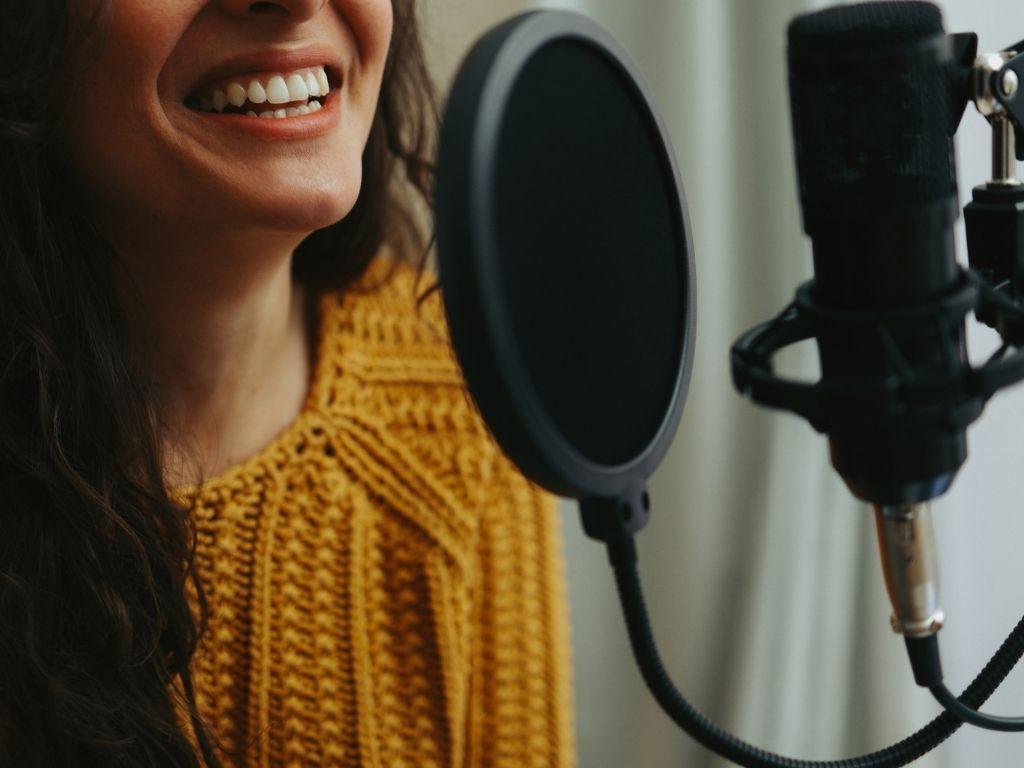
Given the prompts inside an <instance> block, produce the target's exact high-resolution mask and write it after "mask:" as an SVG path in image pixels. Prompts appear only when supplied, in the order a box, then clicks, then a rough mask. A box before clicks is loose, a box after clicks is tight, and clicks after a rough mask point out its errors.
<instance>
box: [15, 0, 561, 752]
mask: <svg viewBox="0 0 1024 768" xmlns="http://www.w3.org/2000/svg"><path fill="white" fill-rule="evenodd" d="M431 104H432V101H431V99H430V97H429V87H428V81H427V77H426V73H425V69H424V65H423V54H422V50H421V47H420V42H419V39H418V33H417V29H416V22H415V16H414V13H413V7H412V0H394V1H393V2H392V3H389V2H388V0H269V1H266V2H249V1H248V0H176V2H173V3H171V2H152V0H105V1H103V0H63V1H62V0H9V1H6V2H3V3H0V259H2V262H0V275H2V280H0V446H2V448H0V511H2V515H0V577H2V578H0V663H2V665H3V671H2V677H0V756H2V759H0V764H2V765H5V766H6V765H17V766H133V767H137V766H200V765H206V766H211V767H212V766H356V765H359V766H389V767H392V766H402V765H405V766H414V765H415V766H441V765H446V766H448V765H451V766H476V765H481V766H482V765H487V766H525V765H531V766H555V765H558V766H561V765H567V764H570V763H571V762H572V760H573V745H572V729H571V715H570V709H571V707H570V696H569V671H568V670H569V665H568V657H567V645H568V643H567V632H566V605H565V599H564V591H563V583H562V563H561V560H560V553H559V540H558V532H557V521H556V519H555V515H554V499H553V497H551V496H549V495H548V494H546V493H544V492H543V491H541V490H540V489H539V488H537V487H535V486H533V485H532V484H530V483H528V482H527V481H526V480H525V479H524V478H523V477H522V476H521V475H520V474H519V473H518V472H517V471H516V470H515V468H514V467H513V466H512V465H511V464H510V463H509V462H508V461H507V460H506V459H505V458H504V456H503V455H502V454H501V451H500V450H499V449H498V447H497V446H496V444H495V443H494V442H493V441H492V440H491V438H490V437H489V435H488V432H487V429H486V427H485V426H484V424H483V422H482V421H481V420H480V419H479V417H478V414H477V412H476V410H475V409H474V407H473V405H472V403H471V401H470V400H469V398H468V395H467V393H466V389H465V386H464V382H463V381H462V379H461V377H460V376H459V371H458V366H457V365H456V363H455V360H454V358H453V357H452V354H451V350H450V346H449V344H448V337H447V332H446V328H445V325H444V315H443V308H442V306H441V304H440V301H441V297H440V294H439V293H438V292H436V291H433V290H427V291H426V292H425V293H423V294H422V295H419V296H417V295H416V289H417V287H418V285H419V280H420V277H421V273H422V271H423V267H424V264H423V261H422V255H421V254H422V253H423V248H422V247H420V246H419V245H418V244H417V241H416V239H415V237H413V235H414V233H415V232H416V228H415V226H414V225H415V222H416V221H417V218H416V215H415V213H416V211H417V207H416V201H415V200H414V199H413V198H412V196H410V194H409V193H410V190H416V191H418V192H419V193H420V194H421V195H422V199H423V200H426V201H428V202H429V193H428V190H429V181H430V179H429V165H428V164H427V162H426V160H425V153H426V151H427V147H428V140H429V135H430V133H429V128H430V127H431V125H430V122H431V120H432V119H433V110H432V108H431ZM416 261H419V266H418V268H413V267H412V266H409V265H408V264H407V263H406V262H416ZM435 287H436V286H435Z"/></svg>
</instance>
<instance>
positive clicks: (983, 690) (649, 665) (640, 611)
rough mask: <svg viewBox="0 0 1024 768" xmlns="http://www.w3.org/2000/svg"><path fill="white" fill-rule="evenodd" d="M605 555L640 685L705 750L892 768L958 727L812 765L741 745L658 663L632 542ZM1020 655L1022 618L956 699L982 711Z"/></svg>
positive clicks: (795, 765) (768, 761) (827, 766)
mask: <svg viewBox="0 0 1024 768" xmlns="http://www.w3.org/2000/svg"><path fill="white" fill-rule="evenodd" d="M608 556H609V559H610V560H611V563H612V567H613V568H614V571H615V583H616V586H617V588H618V592H619V600H620V602H621V604H622V611H623V614H624V615H625V618H626V628H627V630H628V632H629V641H630V645H631V646H632V648H633V655H634V656H635V658H636V661H637V665H638V666H639V667H640V672H641V674H642V675H643V678H644V681H645V682H646V683H647V687H648V688H649V689H650V691H651V693H652V694H654V698H655V699H656V700H657V701H658V703H659V704H660V705H661V708H662V709H663V710H664V711H665V712H666V713H667V714H668V716H669V717H671V718H672V720H673V721H675V722H676V723H677V724H678V725H679V726H680V727H681V728H682V729H683V730H684V731H686V732H687V733H689V734H690V735H691V736H692V737H693V738H695V739H696V740H697V741H699V742H700V743H701V744H703V745H704V746H705V747H707V748H708V749H710V750H712V751H713V752H716V753H718V754H719V755H722V756H723V757H726V758H728V759H729V760H732V761H733V762H735V763H737V764H738V765H742V766H746V768H896V767H897V766H902V765H906V764H907V763H909V762H911V761H913V760H916V759H917V758H919V757H920V756H921V755H923V754H925V753H926V752H929V751H930V750H932V749H934V748H935V747H937V746H938V745H939V744H941V743H942V742H943V741H945V740H946V738H948V737H949V735H950V734H952V733H953V732H954V731H956V730H957V728H959V727H960V726H961V725H962V724H963V722H962V721H961V720H960V719H958V718H957V717H956V716H954V715H952V714H950V713H949V712H943V713H942V714H941V715H939V716H938V717H936V718H935V719H934V720H932V721H931V722H930V723H928V725H926V726H924V727H923V728H921V730H919V731H917V732H916V733H914V734H912V735H910V736H908V737H907V738H905V739H903V740H902V741H900V742H898V743H897V744H893V745H892V746H889V747H886V748H885V749H882V750H879V751H877V752H872V753H871V754H868V755H862V756H860V757H853V758H848V759H843V760H829V761H813V760H797V759H794V758H789V757H783V756H782V755H776V754H774V753H772V752H767V751H765V750H763V749H760V748H758V747H755V746H753V745H751V744H748V743H747V742H745V741H742V740H740V739H738V738H736V737H735V736H733V735H732V734H731V733H728V732H727V731H724V730H722V729H721V728H719V727H718V726H717V725H715V724H714V723H713V722H711V721H710V720H709V719H708V718H707V717H705V716H704V715H703V714H701V712H699V711H698V710H697V709H695V708H694V707H693V705H691V704H690V703H689V702H688V701H687V700H686V699H684V698H683V697H682V695H681V694H680V693H679V691H678V690H676V688H675V686H674V685H673V684H672V681H671V680H670V679H669V676H668V673H667V672H666V671H665V667H664V666H663V665H662V663H661V658H660V656H659V654H658V647H657V645H656V643H655V641H654V634H653V633H652V631H651V624H650V619H649V618H648V615H647V608H646V606H645V605H644V598H643V591H642V589H641V584H640V576H639V574H638V572H637V567H636V566H637V555H636V545H635V543H634V541H633V539H632V538H625V539H622V540H618V541H615V542H609V543H608ZM1022 655H1024V619H1021V621H1020V622H1018V624H1017V626H1016V627H1014V629H1013V631H1012V632H1011V633H1010V636H1009V637H1008V638H1007V639H1006V640H1005V641H1004V642H1003V644H1002V645H1001V646H1000V647H999V650H998V651H996V653H995V655H994V656H993V657H992V658H991V660H989V662H988V664H986V665H985V668H984V669H983V670H982V671H981V672H980V673H979V674H978V676H977V677H976V678H975V679H974V681H973V682H972V683H971V684H970V685H969V686H968V687H967V690H966V691H964V693H963V695H962V696H961V697H960V698H961V700H962V701H963V702H965V703H966V704H967V705H968V706H970V707H974V708H977V707H979V706H981V705H982V704H983V703H984V702H985V700H986V699H988V697H989V696H991V695H992V692H993V691H994V690H995V689H996V688H997V687H998V686H999V684H1000V683H1002V682H1003V680H1004V679H1005V678H1006V676H1007V675H1008V674H1009V673H1010V670H1011V669H1012V668H1013V667H1014V665H1015V664H1016V663H1017V662H1018V661H1019V660H1020V658H1021V656H1022Z"/></svg>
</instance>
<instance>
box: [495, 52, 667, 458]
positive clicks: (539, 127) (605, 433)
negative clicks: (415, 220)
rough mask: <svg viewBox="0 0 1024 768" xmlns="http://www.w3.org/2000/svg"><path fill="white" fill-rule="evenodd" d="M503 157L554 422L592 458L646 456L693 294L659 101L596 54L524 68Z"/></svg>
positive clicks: (509, 218)
mask: <svg viewBox="0 0 1024 768" xmlns="http://www.w3.org/2000/svg"><path fill="white" fill-rule="evenodd" d="M505 117H506V119H505V122H504V123H503V125H502V129H501V137H500V141H499V144H500V147H499V152H498V157H499V165H498V168H497V175H498V178H497V180H496V183H495V187H496V189H497V190H498V197H497V200H496V204H497V211H496V217H497V218H496V221H497V226H498V231H497V233H496V234H497V236H496V242H498V243H499V244H500V249H501V250H500V255H499V262H500V267H501V280H502V284H503V290H504V292H505V296H506V299H507V302H508V306H509V308H510V312H511V314H512V317H511V321H512V324H513V326H514V333H515V338H516V339H517V340H518V342H519V344H520V349H519V352H520V354H521V355H522V358H523V360H524V362H525V364H526V367H527V370H528V372H529V375H530V378H531V380H532V382H533V385H534V387H535V388H536V390H537V393H538V395H539V396H540V399H541V401H542V403H543V404H544V407H545V409H546V411H547V413H548V415H549V417H550V418H551V419H552V420H553V421H554V423H555V424H556V425H557V426H558V428H559V430H560V431H561V432H562V433H563V434H564V436H565V437H566V438H567V439H568V441H569V442H570V443H571V444H572V445H573V446H574V447H575V448H576V449H577V450H578V451H580V453H582V454H583V455H584V456H585V457H586V458H588V459H590V460H592V461H595V462H598V463H600V464H604V465H616V464H621V463H624V462H626V461H629V460H631V459H633V458H635V457H636V456H637V455H638V454H639V453H640V452H641V451H642V450H643V449H644V448H646V447H647V445H648V444H649V443H650V441H651V440H652V439H653V438H654V436H655V434H656V432H657V429H658V427H659V426H660V424H661V422H662V420H663V418H664V417H665V414H666V412H667V410H668V406H669V403H670V401H671V397H672V393H673V391H674V384H675V374H676V372H677V370H678V368H679V365H680V349H681V345H682V334H683V322H684V319H685V315H684V312H685V305H684V301H685V294H684V291H683V285H682V284H681V279H682V276H681V275H682V270H681V264H680V259H681V258H682V254H683V252H684V251H683V243H682V240H681V236H682V232H681V230H680V226H679V223H678V221H677V218H678V203H677V202H676V203H673V202H672V201H674V200H675V199H676V198H675V197H674V196H675V194H676V193H675V188H674V185H673V183H672V181H671V178H672V177H671V175H670V172H669V171H668V168H667V166H666V162H667V159H666V157H665V153H664V147H663V145H662V143H661V140H660V138H659V136H658V133H657V131H656V128H655V125H654V123H653V121H651V120H650V118H649V115H648V112H647V109H646V107H645V106H644V105H643V104H642V102H641V101H640V100H639V99H638V98H637V97H635V96H634V94H633V92H632V90H631V88H630V86H629V85H628V83H626V82H625V81H624V80H623V75H621V74H620V71H619V70H618V69H617V68H616V67H615V66H614V65H613V64H611V63H609V62H608V61H607V60H606V59H605V58H604V57H603V56H602V55H601V54H600V53H598V52H597V51H596V50H595V49H593V48H591V47H589V46H587V45H584V44H582V43H578V42H572V41H559V42H554V43H550V44H548V45H547V46H545V47H544V48H542V49H541V50H540V51H539V52H538V53H537V54H536V55H535V56H534V57H533V58H532V59H531V61H530V63H529V64H528V65H527V66H526V68H525V69H524V70H523V72H522V73H521V76H520V78H519V80H518V81H517V84H516V86H515V88H514V89H513V92H512V95H511V98H510V102H509V105H508V109H507V112H506V116H505Z"/></svg>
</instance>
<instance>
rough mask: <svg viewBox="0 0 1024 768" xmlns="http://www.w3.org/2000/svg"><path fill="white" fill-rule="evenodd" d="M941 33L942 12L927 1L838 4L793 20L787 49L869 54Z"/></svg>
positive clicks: (887, 0) (797, 51)
mask: <svg viewBox="0 0 1024 768" xmlns="http://www.w3.org/2000/svg"><path fill="white" fill-rule="evenodd" d="M941 34H943V29H942V13H941V12H940V11H939V9H938V8H937V7H936V6H935V5H933V4H931V3H926V2H891V0H886V1H885V2H873V3H856V4H853V5H840V6H836V7H834V8H826V9H824V10H822V11H818V12H816V13H807V14H803V15H801V16H798V17H796V18H795V19H793V21H792V22H791V23H790V25H789V45H790V49H791V50H793V51H795V52H796V53H797V54H798V55H799V53H801V52H806V51H807V50H808V49H821V48H822V47H824V46H828V47H831V48H833V49H836V48H839V49H842V50H845V51H849V50H851V49H853V48H856V47H860V48H863V49H864V50H867V51H870V50H871V49H877V48H892V47H897V46H908V45H914V44H915V43H918V42H920V41H922V40H927V39H928V38H930V37H934V36H935V35H941Z"/></svg>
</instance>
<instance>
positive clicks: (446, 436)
mask: <svg viewBox="0 0 1024 768" xmlns="http://www.w3.org/2000/svg"><path fill="white" fill-rule="evenodd" d="M417 273H418V270H417V268H416V267H415V266H412V265H410V264H407V263H405V262H392V261H390V260H389V259H384V258H381V257H378V258H377V259H375V261H374V262H373V263H371V266H370V268H369V269H368V270H367V272H366V274H365V275H364V278H363V280H362V281H361V285H360V286H359V287H358V288H357V289H356V290H355V291H347V292H345V294H344V295H341V296H338V297H336V299H335V306H334V307H333V310H332V312H333V318H332V319H331V323H330V327H329V328H328V333H329V334H332V335H333V337H334V341H333V343H332V344H330V345H329V349H327V350H325V353H326V354H328V355H329V356H330V357H331V361H330V362H331V368H333V370H331V371H330V375H329V376H326V377H325V379H326V382H327V385H328V386H327V391H326V392H324V393H322V397H323V398H324V401H325V402H324V407H325V408H326V409H327V410H328V412H331V411H332V410H337V409H339V408H341V409H344V410H345V411H346V412H348V413H350V414H351V413H358V414H360V416H361V417H362V418H366V419H368V420H371V421H373V422H374V423H376V424H377V425H378V427H379V429H380V430H381V431H382V432H384V433H386V434H387V436H388V437H389V438H393V439H394V440H396V441H398V442H399V443H400V444H401V445H402V446H403V447H404V448H405V449H407V450H408V452H409V454H410V455H411V457H413V458H414V459H415V460H416V461H417V462H418V463H419V466H418V467H417V469H419V470H422V471H424V472H428V473H429V474H430V475H432V476H433V477H434V478H435V479H437V480H439V481H440V482H441V483H443V484H444V485H445V486H446V487H447V488H448V489H449V490H451V491H452V492H454V493H455V494H456V495H457V496H458V497H459V498H460V499H461V500H462V501H463V502H464V503H474V500H477V501H479V500H480V499H481V494H482V495H483V498H486V496H487V494H489V493H493V492H495V491H496V490H499V489H496V488H494V487H493V483H492V482H489V481H490V479H491V478H492V477H494V476H495V473H496V472H497V471H498V470H499V469H501V468H502V467H500V465H502V464H506V463H507V462H508V459H507V458H505V456H504V454H503V452H502V450H501V448H500V446H499V445H498V443H497V441H496V439H495V438H494V436H493V434H492V433H491V431H490V429H489V427H488V426H487V424H486V422H485V421H484V419H483V417H482V415H481V413H480V411H479V409H478V407H477V405H476V403H475V401H474V400H473V398H472V396H471V395H470V392H469V388H468V385H467V383H466V381H465V378H464V376H463V374H462V371H461V368H460V366H459V362H458V359H457V356H456V354H455V351H454V349H453V347H452V343H451V335H450V331H449V327H448V323H447V319H446V315H445V310H444V299H443V293H442V291H441V289H440V287H437V288H436V289H435V288H434V287H435V286H436V285H438V282H439V281H438V276H437V273H436V272H435V271H434V270H433V269H432V268H430V267H429V266H425V267H424V268H423V270H422V274H417ZM513 471H515V470H513Z"/></svg>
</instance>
